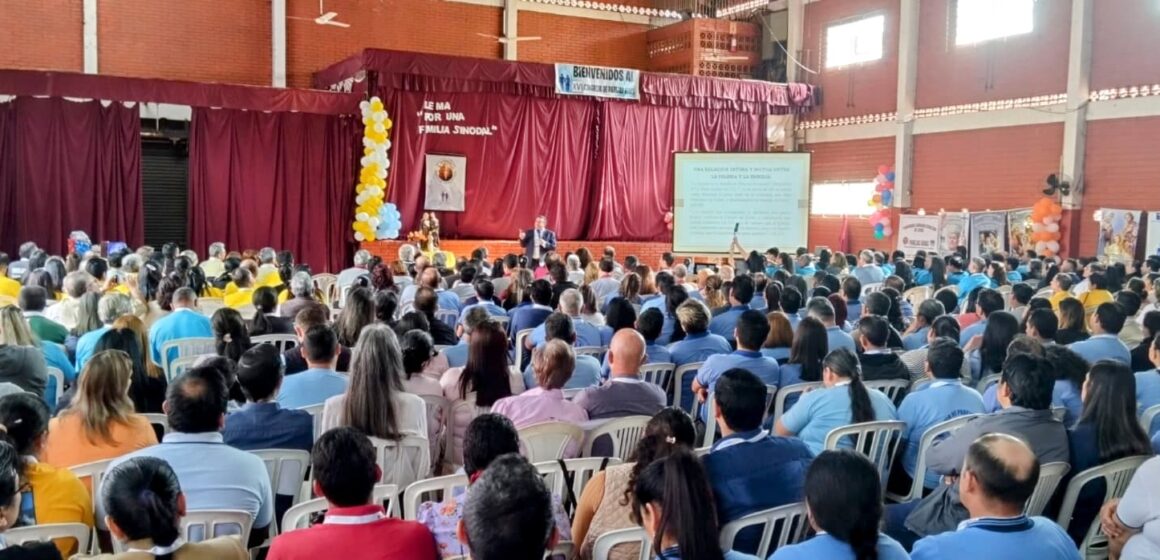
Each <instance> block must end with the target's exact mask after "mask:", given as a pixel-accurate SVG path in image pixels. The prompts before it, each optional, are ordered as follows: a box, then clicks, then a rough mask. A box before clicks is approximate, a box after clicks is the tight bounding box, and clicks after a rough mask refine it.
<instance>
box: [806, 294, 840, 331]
mask: <svg viewBox="0 0 1160 560" xmlns="http://www.w3.org/2000/svg"><path fill="white" fill-rule="evenodd" d="M814 290H815V291H817V288H814ZM828 295H829V294H826V296H828ZM826 296H820V297H817V296H815V297H812V298H810V300H809V301H808V302H806V314H807V315H812V316H815V317H817V319H818V320H819V321H823V322H830V323H832V322H834V304H832V303H830V300H828V299H826Z"/></svg>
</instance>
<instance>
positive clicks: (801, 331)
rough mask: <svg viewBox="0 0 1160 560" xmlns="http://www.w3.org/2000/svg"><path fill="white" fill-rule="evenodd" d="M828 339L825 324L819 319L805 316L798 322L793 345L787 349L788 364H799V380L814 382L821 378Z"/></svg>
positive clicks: (827, 349)
mask: <svg viewBox="0 0 1160 560" xmlns="http://www.w3.org/2000/svg"><path fill="white" fill-rule="evenodd" d="M829 348H830V340H829V336H828V335H827V334H826V326H825V325H823V324H822V322H821V321H819V320H817V319H815V318H813V317H806V318H805V319H802V320H801V322H799V323H798V327H797V331H795V332H794V334H793V345H792V346H790V350H789V362H787V363H790V364H798V365H800V366H801V369H802V371H801V380H802V381H808V382H816V381H821V380H822V362H823V361H824V360H825V359H826V354H827V353H829V351H830V350H829Z"/></svg>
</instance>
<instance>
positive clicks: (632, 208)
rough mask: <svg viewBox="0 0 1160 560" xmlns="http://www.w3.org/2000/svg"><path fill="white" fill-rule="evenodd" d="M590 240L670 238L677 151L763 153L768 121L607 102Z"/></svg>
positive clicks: (753, 116) (740, 115) (755, 116)
mask: <svg viewBox="0 0 1160 560" xmlns="http://www.w3.org/2000/svg"><path fill="white" fill-rule="evenodd" d="M601 110H602V111H603V126H602V128H601V130H600V155H599V160H598V164H597V169H598V171H597V173H596V177H595V178H594V181H593V187H592V191H593V192H592V201H593V202H592V214H591V220H592V222H591V225H590V227H589V230H588V238H589V239H623V240H626V241H662V240H668V239H670V238H671V236H672V233H671V232H670V231H668V230H667V228H665V222H664V213H665V212H666V211H668V210H669V209H671V208H672V206H673V153H674V152H690V151H694V150H697V151H702V152H759V151H763V149H764V146H762V145H761V144H762V131H763V130H764V127H763V126H762V122H763V120H764V119H763V116H762V115H758V114H752V113H739V112H736V111H724V110H709V109H682V108H676V107H660V106H655V105H640V104H629V103H620V102H607V103H603V104H601Z"/></svg>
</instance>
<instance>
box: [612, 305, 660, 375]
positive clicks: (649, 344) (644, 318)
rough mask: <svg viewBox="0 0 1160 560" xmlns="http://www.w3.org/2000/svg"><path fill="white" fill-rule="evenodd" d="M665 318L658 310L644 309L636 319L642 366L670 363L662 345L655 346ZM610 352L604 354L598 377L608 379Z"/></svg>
mask: <svg viewBox="0 0 1160 560" xmlns="http://www.w3.org/2000/svg"><path fill="white" fill-rule="evenodd" d="M664 324H665V317H664V315H663V314H661V311H660V310H659V309H645V310H644V311H641V313H640V317H637V318H636V331H637V332H639V333H640V335H641V336H643V337H644V342H645V348H644V364H660V363H665V362H672V361H673V355H672V353H670V352H669V349H668V348H667V347H665V346H664V345H663V344H657V337H659V336H660V335H661V328H662V327H664ZM609 354H612V352H605V353H604V363H603V364H601V365H600V377H601V378H602V379H608V373H609V372H610V371H611V368H610V367H609V365H608V356H609Z"/></svg>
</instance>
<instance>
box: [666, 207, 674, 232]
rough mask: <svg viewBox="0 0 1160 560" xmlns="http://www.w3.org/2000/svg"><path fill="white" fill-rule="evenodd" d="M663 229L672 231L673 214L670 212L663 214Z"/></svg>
mask: <svg viewBox="0 0 1160 560" xmlns="http://www.w3.org/2000/svg"><path fill="white" fill-rule="evenodd" d="M665 228H666V229H668V230H669V231H673V212H672V210H670V211H668V212H665Z"/></svg>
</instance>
